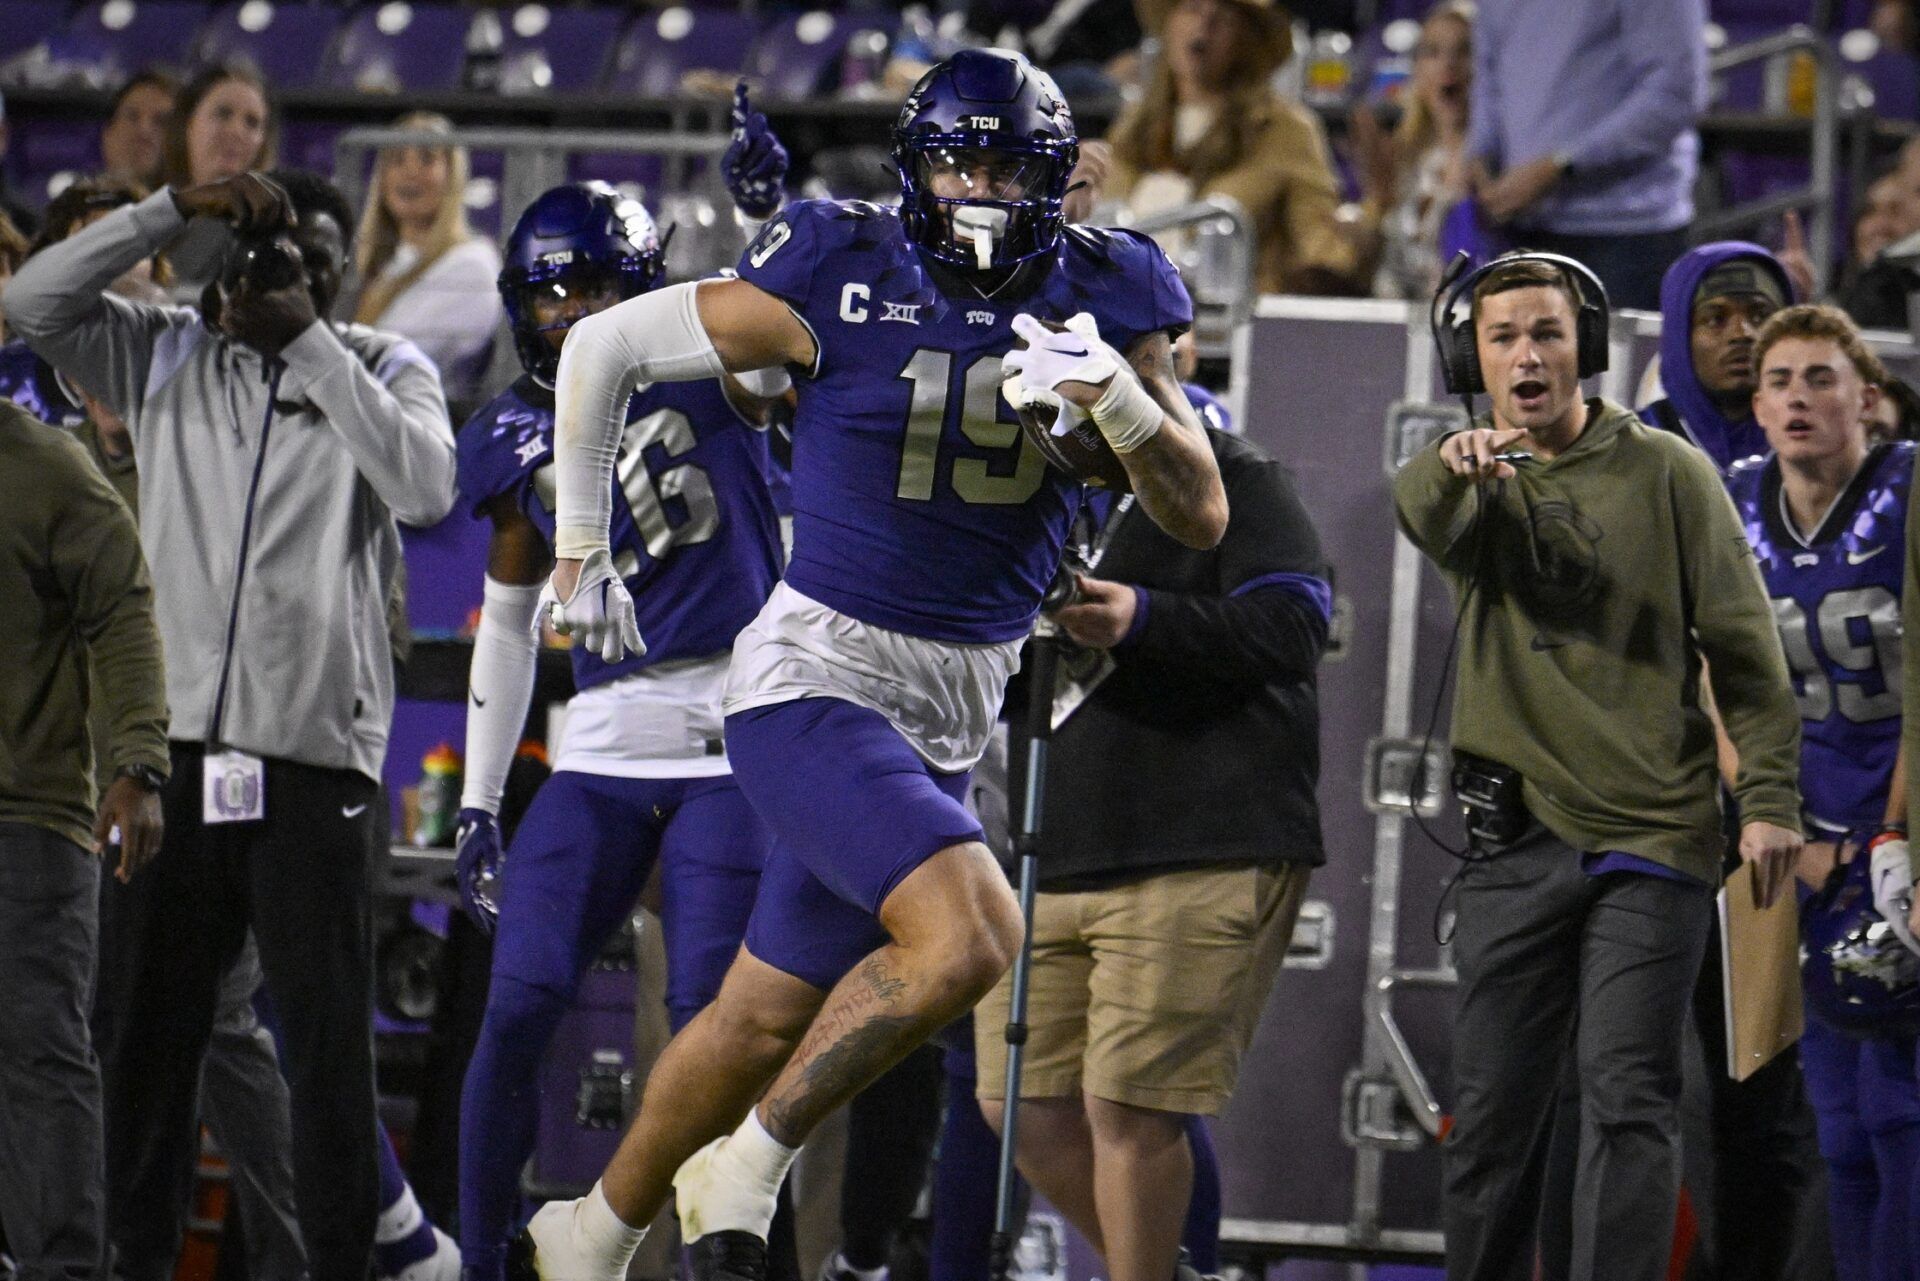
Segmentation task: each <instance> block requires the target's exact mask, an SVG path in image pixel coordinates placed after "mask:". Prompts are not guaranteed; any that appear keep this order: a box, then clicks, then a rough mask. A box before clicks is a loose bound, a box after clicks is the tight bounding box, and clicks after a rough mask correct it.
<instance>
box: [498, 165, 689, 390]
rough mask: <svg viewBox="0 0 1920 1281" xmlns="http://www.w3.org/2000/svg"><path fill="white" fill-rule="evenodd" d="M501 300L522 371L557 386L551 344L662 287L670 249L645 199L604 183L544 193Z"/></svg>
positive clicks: (530, 209) (521, 238)
mask: <svg viewBox="0 0 1920 1281" xmlns="http://www.w3.org/2000/svg"><path fill="white" fill-rule="evenodd" d="M502 257H503V258H504V259H505V265H504V266H503V267H502V268H501V271H500V297H501V298H502V300H504V301H505V303H506V307H507V321H508V323H509V324H510V325H511V326H512V328H513V347H514V350H515V351H516V352H517V353H518V354H519V356H520V364H521V366H522V367H524V368H525V369H526V371H527V372H528V373H529V374H532V375H533V376H534V378H536V379H537V380H539V381H540V382H541V383H543V384H545V385H547V386H549V387H551V386H552V385H553V379H554V376H555V375H556V374H557V373H559V371H560V352H559V350H558V349H557V348H556V347H555V346H554V345H553V343H552V342H550V341H549V340H548V336H549V335H550V334H556V333H564V332H565V331H566V330H567V329H569V328H570V327H572V325H573V323H574V322H575V321H577V320H579V319H580V318H581V317H582V316H584V315H587V314H589V313H591V312H594V311H599V310H601V309H602V308H604V307H607V306H610V305H612V304H613V303H616V302H620V301H623V300H624V299H627V298H633V297H636V296H638V295H640V294H643V293H646V292H647V291H648V290H649V289H655V288H658V287H659V285H660V283H661V282H662V281H663V280H664V279H665V278H666V271H667V267H666V243H665V242H664V241H663V240H662V239H661V238H660V235H659V233H658V232H657V231H656V230H655V229H654V225H653V215H651V214H649V213H648V212H647V208H646V206H645V205H643V204H641V203H640V202H639V201H638V200H634V199H631V198H629V197H627V196H623V195H621V194H620V193H619V192H618V191H617V190H615V189H614V188H613V187H611V186H609V185H608V184H606V183H604V182H569V183H566V184H564V185H562V186H558V187H554V188H551V189H550V190H548V191H545V192H542V193H541V194H540V195H539V196H538V197H536V198H535V200H534V202H533V203H532V204H530V205H528V206H527V208H526V212H525V213H522V214H521V215H520V220H519V221H518V222H516V223H514V224H513V230H512V231H511V232H510V233H508V235H507V244H506V252H505V253H504V254H503V255H502Z"/></svg>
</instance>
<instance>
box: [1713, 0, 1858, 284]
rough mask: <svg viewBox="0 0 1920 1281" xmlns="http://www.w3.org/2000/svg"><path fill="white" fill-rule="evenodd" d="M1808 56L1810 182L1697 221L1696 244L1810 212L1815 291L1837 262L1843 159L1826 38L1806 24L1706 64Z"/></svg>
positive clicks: (1716, 70)
mask: <svg viewBox="0 0 1920 1281" xmlns="http://www.w3.org/2000/svg"><path fill="white" fill-rule="evenodd" d="M1795 54H1806V55H1808V56H1810V57H1811V58H1812V59H1813V66H1814V80H1813V125H1812V145H1811V147H1810V149H1809V173H1808V178H1807V184H1806V185H1805V186H1804V187H1796V188H1794V189H1792V190H1790V191H1783V192H1780V193H1778V194H1777V195H1772V196H1768V197H1766V198H1764V199H1761V200H1752V201H1748V202H1747V203H1745V204H1740V205H1734V206H1732V207H1731V208H1727V209H1721V210H1718V211H1716V212H1714V213H1711V214H1707V215H1705V216H1703V217H1700V218H1698V219H1696V220H1695V222H1694V224H1693V234H1694V238H1695V239H1696V240H1702V241H1705V240H1715V239H1719V238H1721V237H1723V236H1726V235H1727V234H1728V233H1730V232H1735V231H1749V230H1752V229H1754V228H1756V227H1758V226H1760V225H1761V224H1762V223H1765V222H1766V221H1767V220H1769V219H1772V218H1776V217H1778V216H1779V215H1781V214H1783V213H1785V212H1787V211H1788V210H1790V209H1799V210H1805V211H1806V213H1807V255H1808V257H1810V258H1812V259H1813V271H1814V289H1815V292H1821V291H1824V290H1825V289H1826V285H1827V280H1826V276H1827V267H1828V264H1829V263H1830V262H1831V261H1832V259H1833V250H1834V221H1835V213H1836V195H1835V190H1834V186H1835V181H1836V178H1837V176H1838V173H1839V157H1840V63H1839V56H1838V55H1837V54H1836V53H1835V52H1834V49H1833V46H1832V45H1831V44H1829V43H1828V42H1827V40H1826V39H1824V38H1823V37H1821V36H1820V35H1818V34H1816V33H1815V32H1814V31H1813V30H1811V29H1810V28H1808V27H1804V26H1793V27H1789V28H1787V29H1786V30H1785V31H1782V32H1779V33H1777V34H1775V35H1771V36H1766V37H1763V38H1761V39H1759V40H1751V41H1748V42H1747V43H1745V44H1737V45H1732V46H1729V47H1728V48H1725V49H1721V50H1718V51H1717V52H1715V53H1714V54H1713V56H1712V57H1711V58H1710V59H1709V60H1708V64H1707V65H1708V68H1709V70H1710V71H1711V73H1712V74H1714V75H1720V74H1723V73H1725V72H1727V71H1731V70H1733V69H1734V68H1736V67H1741V66H1746V65H1747V64H1749V63H1756V62H1758V63H1766V62H1770V61H1772V60H1773V59H1775V58H1786V57H1791V56H1793V55H1795Z"/></svg>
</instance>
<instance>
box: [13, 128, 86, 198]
mask: <svg viewBox="0 0 1920 1281" xmlns="http://www.w3.org/2000/svg"><path fill="white" fill-rule="evenodd" d="M99 166H100V125H99V122H98V121H94V120H40V121H35V122H34V126H33V128H31V129H15V130H13V131H12V135H11V139H10V141H9V142H8V145H7V168H8V169H9V170H10V171H11V176H12V177H13V180H14V181H15V182H16V183H17V184H18V187H17V189H18V190H19V191H20V192H21V194H23V195H25V196H26V197H27V198H28V199H30V200H32V201H33V202H34V203H36V204H41V203H44V202H46V201H48V200H50V199H52V198H53V197H54V196H56V195H58V194H59V193H60V192H61V191H62V190H64V189H65V187H66V185H67V183H68V182H70V181H72V180H73V179H74V178H77V177H80V176H81V175H83V174H89V173H92V172H93V171H94V170H95V169H97V168H99Z"/></svg>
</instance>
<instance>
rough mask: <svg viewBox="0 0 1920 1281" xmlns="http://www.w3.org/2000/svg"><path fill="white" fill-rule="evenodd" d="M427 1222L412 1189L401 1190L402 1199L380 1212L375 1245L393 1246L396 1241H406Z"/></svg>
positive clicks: (375, 1227)
mask: <svg viewBox="0 0 1920 1281" xmlns="http://www.w3.org/2000/svg"><path fill="white" fill-rule="evenodd" d="M425 1221H426V1215H425V1214H423V1213H422V1212H421V1210H420V1203H419V1202H418V1201H416V1200H414V1198H413V1189H412V1187H403V1188H401V1189H400V1199H399V1200H397V1201H395V1202H394V1203H393V1204H392V1205H390V1206H388V1207H387V1208H386V1209H384V1210H382V1211H380V1218H379V1219H378V1220H377V1221H376V1222H375V1223H374V1226H373V1241H374V1244H375V1245H392V1244H393V1243H394V1242H395V1241H404V1240H406V1239H407V1238H408V1237H410V1236H412V1235H413V1234H414V1233H415V1232H418V1231H419V1230H420V1225H421V1224H422V1223H424V1222H425Z"/></svg>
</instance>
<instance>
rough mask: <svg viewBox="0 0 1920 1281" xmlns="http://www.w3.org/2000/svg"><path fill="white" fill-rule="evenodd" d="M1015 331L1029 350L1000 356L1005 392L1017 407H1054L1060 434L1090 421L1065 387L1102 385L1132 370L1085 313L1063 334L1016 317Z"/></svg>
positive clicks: (1055, 430)
mask: <svg viewBox="0 0 1920 1281" xmlns="http://www.w3.org/2000/svg"><path fill="white" fill-rule="evenodd" d="M1013 332H1014V333H1016V334H1018V335H1020V337H1022V338H1024V339H1026V342H1027V346H1026V350H1024V351H1010V352H1008V353H1007V354H1006V355H1004V356H1002V357H1001V358H1000V383H1001V388H1002V394H1003V395H1005V396H1006V398H1007V403H1008V404H1010V405H1012V406H1013V407H1014V408H1015V409H1036V408H1037V409H1052V410H1053V411H1054V422H1053V434H1054V435H1056V436H1064V435H1066V434H1067V432H1069V431H1071V430H1072V429H1073V428H1074V427H1075V426H1076V425H1077V424H1078V423H1080V422H1082V421H1084V420H1085V419H1086V417H1087V415H1086V411H1085V410H1083V409H1081V408H1080V407H1079V406H1078V405H1075V404H1074V403H1073V402H1072V401H1070V400H1068V399H1067V398H1066V397H1064V396H1062V395H1061V394H1060V393H1059V390H1058V388H1059V386H1060V384H1061V383H1064V382H1082V383H1090V384H1092V385H1094V386H1096V387H1097V386H1099V385H1100V384H1101V383H1103V382H1106V381H1107V380H1108V379H1109V378H1112V377H1113V376H1114V375H1116V374H1118V373H1119V372H1120V371H1121V370H1122V369H1125V368H1127V362H1126V358H1125V357H1123V356H1122V355H1121V354H1120V353H1119V352H1117V351H1115V350H1114V349H1113V348H1112V347H1109V346H1108V345H1107V344H1106V343H1104V342H1102V341H1101V340H1100V327H1099V325H1097V324H1096V323H1095V322H1094V319H1093V317H1092V316H1090V315H1088V314H1087V313H1086V312H1084V311H1083V312H1081V313H1080V314H1079V315H1077V316H1075V317H1073V319H1071V320H1069V321H1068V322H1067V327H1066V328H1065V329H1062V330H1053V329H1048V328H1047V327H1046V326H1045V325H1043V324H1041V323H1040V321H1039V320H1038V319H1036V318H1035V317H1033V316H1028V315H1019V316H1015V317H1014V318H1013Z"/></svg>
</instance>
